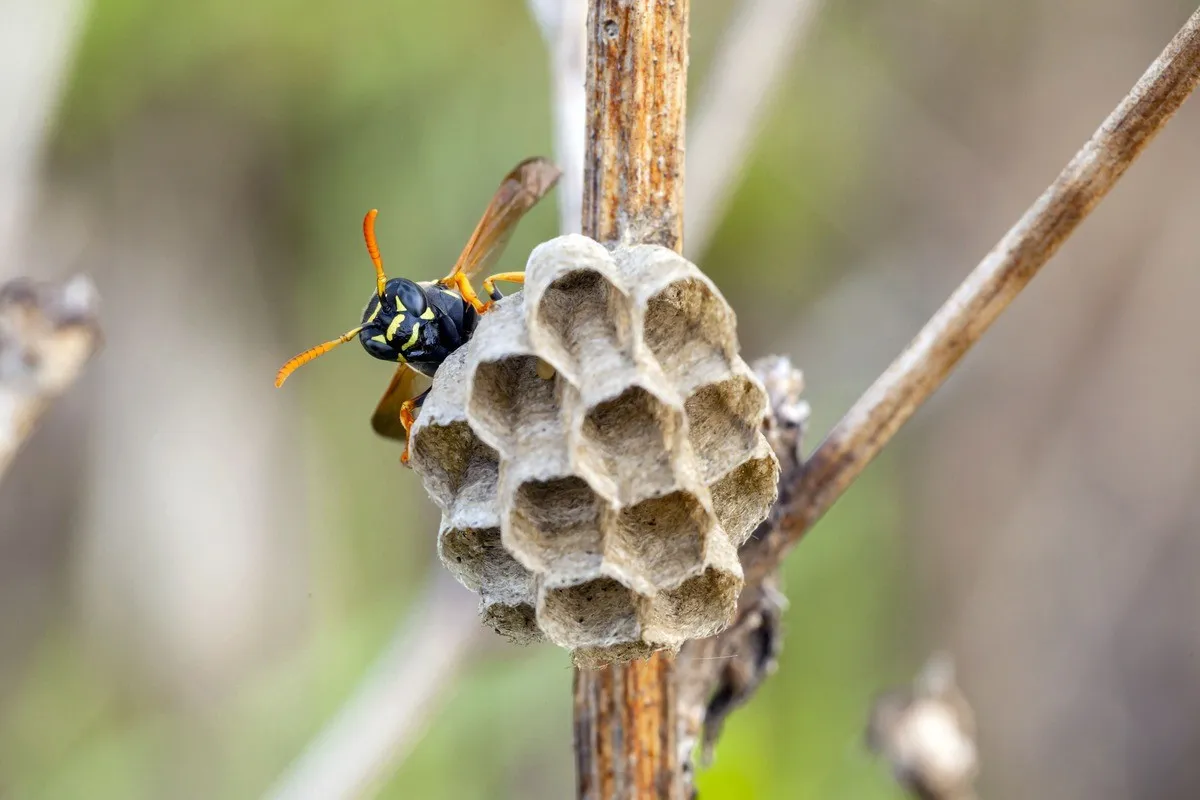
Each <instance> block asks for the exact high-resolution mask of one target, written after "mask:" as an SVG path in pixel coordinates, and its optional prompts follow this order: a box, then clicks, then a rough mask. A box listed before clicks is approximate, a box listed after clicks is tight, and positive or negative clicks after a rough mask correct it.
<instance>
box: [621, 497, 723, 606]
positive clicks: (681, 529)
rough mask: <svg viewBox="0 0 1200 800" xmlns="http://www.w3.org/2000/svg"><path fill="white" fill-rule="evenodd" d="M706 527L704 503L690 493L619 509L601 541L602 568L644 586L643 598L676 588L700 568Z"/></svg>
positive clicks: (708, 528)
mask: <svg viewBox="0 0 1200 800" xmlns="http://www.w3.org/2000/svg"><path fill="white" fill-rule="evenodd" d="M711 528H712V519H711V517H710V516H709V514H708V511H707V510H706V509H705V508H704V504H703V503H701V501H700V499H699V498H697V497H696V496H695V495H693V494H691V493H690V492H683V491H679V492H671V493H670V494H668V495H665V496H663V497H656V498H653V499H651V500H644V501H642V502H640V503H638V504H637V505H633V506H628V507H626V508H623V509H621V511H620V513H619V514H618V516H617V525H616V528H614V530H613V531H612V533H611V534H610V535H609V537H608V540H607V541H606V542H605V551H604V560H605V564H606V565H608V564H612V565H614V566H615V567H616V568H617V569H618V570H620V571H621V572H623V573H627V574H630V575H634V576H637V577H639V578H642V579H644V580H646V581H648V582H649V584H650V587H652V588H650V589H646V590H643V591H645V592H646V593H647V594H649V593H651V592H652V591H653V590H656V589H661V588H662V587H664V586H671V585H678V584H679V583H681V582H682V581H683V580H684V579H685V578H687V577H688V576H690V575H694V574H695V573H696V572H697V571H698V570H700V569H701V568H702V567H703V565H704V550H705V547H704V541H705V537H706V536H707V535H708V531H709V530H710V529H711ZM639 588H640V587H639Z"/></svg>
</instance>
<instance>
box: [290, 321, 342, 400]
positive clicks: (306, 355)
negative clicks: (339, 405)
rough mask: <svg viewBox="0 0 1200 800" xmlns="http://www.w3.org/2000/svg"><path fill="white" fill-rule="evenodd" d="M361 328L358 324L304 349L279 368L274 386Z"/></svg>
mask: <svg viewBox="0 0 1200 800" xmlns="http://www.w3.org/2000/svg"><path fill="white" fill-rule="evenodd" d="M361 330H362V327H361V326H359V327H357V328H355V329H354V330H352V331H346V332H345V333H343V334H342V335H341V336H339V337H338V338H336V339H333V340H332V341H328V342H325V343H324V344H319V345H317V346H316V347H313V348H311V349H309V350H305V351H304V352H303V353H301V354H300V355H298V356H296V357H295V358H293V359H292V360H291V361H288V362H287V363H286V364H284V365H283V366H282V367H280V368H279V372H277V373H275V388H276V389H278V388H279V387H280V386H283V382H284V381H286V380H287V379H288V375H291V374H292V373H293V372H295V371H296V370H297V369H299V368H300V367H302V366H304V365H305V364H307V363H308V362H310V361H312V360H313V359H314V358H316V357H318V356H323V355H325V354H326V353H328V352H329V351H330V350H332V349H333V348H335V347H337V346H338V345H339V344H344V343H345V342H348V341H350V340H351V339H353V338H354V337H355V336H357V335H358V332H359V331H361Z"/></svg>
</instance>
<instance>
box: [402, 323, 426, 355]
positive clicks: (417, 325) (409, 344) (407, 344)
mask: <svg viewBox="0 0 1200 800" xmlns="http://www.w3.org/2000/svg"><path fill="white" fill-rule="evenodd" d="M420 330H421V323H419V322H416V323H413V331H412V336H409V337H408V341H407V342H405V343H404V344H402V345H400V349H401V350H407V349H409V348H410V347H412V346H413V345H414V344H416V343H417V332H418V331H420Z"/></svg>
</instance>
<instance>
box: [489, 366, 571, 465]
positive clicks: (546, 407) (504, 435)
mask: <svg viewBox="0 0 1200 800" xmlns="http://www.w3.org/2000/svg"><path fill="white" fill-rule="evenodd" d="M544 376H547V377H544ZM467 410H468V413H469V415H470V419H471V422H472V424H474V425H475V427H476V429H478V430H479V432H480V434H481V435H482V436H484V437H486V438H487V439H489V440H490V441H492V442H493V443H494V444H495V445H496V446H497V447H499V448H501V449H502V450H505V451H511V450H513V449H514V448H516V447H519V446H520V445H521V444H523V443H524V442H526V441H528V435H529V431H530V430H531V429H533V430H536V429H538V428H544V427H545V426H546V425H547V424H549V425H554V426H558V425H559V424H560V423H559V401H558V397H557V394H556V391H555V381H554V379H553V373H552V371H550V372H548V371H547V365H546V364H545V363H544V362H542V361H541V359H539V358H538V357H537V356H533V355H519V356H510V357H508V358H504V359H502V360H499V361H488V362H481V363H480V364H479V365H478V366H476V368H475V373H474V379H473V384H472V387H471V396H470V398H469V400H468V406H467ZM518 432H520V435H518Z"/></svg>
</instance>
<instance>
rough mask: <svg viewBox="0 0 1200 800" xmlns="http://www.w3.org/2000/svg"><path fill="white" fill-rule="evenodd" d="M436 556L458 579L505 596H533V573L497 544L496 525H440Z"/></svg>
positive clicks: (498, 534)
mask: <svg viewBox="0 0 1200 800" xmlns="http://www.w3.org/2000/svg"><path fill="white" fill-rule="evenodd" d="M438 556H439V557H441V559H442V563H443V564H445V565H446V569H448V570H449V571H450V573H451V574H452V575H453V576H454V577H455V578H457V579H458V582H459V583H461V584H462V585H463V586H465V587H467V588H468V589H470V590H471V591H474V592H477V591H480V589H481V588H483V589H486V591H489V592H491V593H492V594H495V595H500V594H504V596H506V597H514V598H515V597H529V598H532V597H533V576H532V575H531V574H530V573H529V571H528V570H526V569H525V568H524V567H522V566H521V565H520V564H518V563H517V561H516V559H514V558H513V557H512V556H511V555H510V554H509V552H508V551H507V550H505V549H504V545H503V544H501V543H500V529H499V528H465V529H464V528H443V529H442V530H441V531H440V532H439V534H438Z"/></svg>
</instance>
